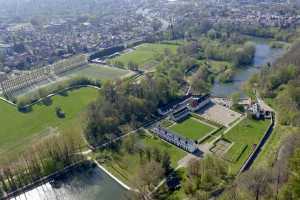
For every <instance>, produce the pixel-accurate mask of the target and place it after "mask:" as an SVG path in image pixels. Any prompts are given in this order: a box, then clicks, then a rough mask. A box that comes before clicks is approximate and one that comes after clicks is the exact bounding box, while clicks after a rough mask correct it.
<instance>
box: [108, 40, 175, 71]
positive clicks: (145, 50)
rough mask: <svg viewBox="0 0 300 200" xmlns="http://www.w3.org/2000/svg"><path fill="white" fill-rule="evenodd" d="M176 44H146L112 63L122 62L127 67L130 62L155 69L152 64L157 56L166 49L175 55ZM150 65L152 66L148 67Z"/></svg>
mask: <svg viewBox="0 0 300 200" xmlns="http://www.w3.org/2000/svg"><path fill="white" fill-rule="evenodd" d="M177 47H178V46H177V45H176V44H174V45H173V44H159V43H156V44H152V43H145V44H142V45H139V46H137V47H136V49H135V50H134V51H131V52H128V53H125V54H123V55H120V56H118V57H116V58H113V59H112V60H111V61H112V63H114V62H115V61H120V62H122V63H123V64H125V65H127V64H128V63H129V62H130V61H132V62H135V63H137V64H138V65H140V67H142V68H144V69H147V68H151V67H153V65H155V64H153V63H152V62H153V61H154V58H155V55H157V54H160V53H163V52H164V50H165V49H170V50H171V52H173V53H175V52H176V50H177ZM147 65H150V66H147Z"/></svg>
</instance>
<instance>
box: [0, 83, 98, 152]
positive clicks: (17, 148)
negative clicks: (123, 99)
mask: <svg viewBox="0 0 300 200" xmlns="http://www.w3.org/2000/svg"><path fill="white" fill-rule="evenodd" d="M97 94H98V92H97V91H96V90H95V89H93V88H81V89H77V90H73V91H69V92H68V95H67V96H54V97H52V105H50V106H45V105H43V104H37V105H34V106H33V107H32V111H31V112H28V113H22V112H19V111H18V110H17V108H16V107H13V106H11V105H9V104H7V103H4V102H3V101H0V113H1V115H0V138H1V139H0V158H1V157H2V158H3V157H6V156H7V155H9V153H12V154H17V153H18V152H21V151H23V150H24V148H25V146H26V145H30V144H31V142H32V141H33V140H34V139H35V138H37V139H39V138H40V137H42V136H47V135H48V134H50V133H52V132H53V131H51V129H55V128H58V129H60V130H62V129H64V128H66V127H74V126H75V127H76V126H80V124H79V123H78V120H79V117H80V112H81V111H83V110H84V109H85V108H86V106H87V105H88V104H89V103H90V102H91V101H92V100H94V99H96V97H97ZM57 106H60V107H61V108H62V110H63V111H64V112H65V113H66V117H65V118H64V119H60V118H58V117H57V116H56V113H55V108H56V107H57ZM78 128H79V127H78ZM78 128H76V129H77V130H78ZM12 156H13V155H12Z"/></svg>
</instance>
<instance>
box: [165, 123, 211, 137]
mask: <svg viewBox="0 0 300 200" xmlns="http://www.w3.org/2000/svg"><path fill="white" fill-rule="evenodd" d="M169 129H170V130H171V131H173V132H175V133H177V134H179V135H182V136H184V137H187V138H190V139H192V140H199V139H201V138H202V137H204V136H205V135H207V134H208V133H209V132H211V131H212V130H213V129H214V128H213V127H211V126H208V125H206V124H204V123H201V122H200V121H199V120H197V119H195V118H193V117H190V118H188V119H186V120H184V121H182V122H179V123H177V124H175V125H173V126H171V127H169Z"/></svg>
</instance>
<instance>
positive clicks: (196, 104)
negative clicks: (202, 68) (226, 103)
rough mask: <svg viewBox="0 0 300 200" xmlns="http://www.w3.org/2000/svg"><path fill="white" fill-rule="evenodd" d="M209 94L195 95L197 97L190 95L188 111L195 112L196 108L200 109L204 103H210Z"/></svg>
mask: <svg viewBox="0 0 300 200" xmlns="http://www.w3.org/2000/svg"><path fill="white" fill-rule="evenodd" d="M210 102H211V101H210V95H209V94H207V95H203V96H202V95H201V96H197V97H192V98H191V100H190V102H189V104H188V108H189V109H190V111H192V112H195V111H197V110H200V109H201V108H203V107H205V106H206V105H208V104H209V103H210Z"/></svg>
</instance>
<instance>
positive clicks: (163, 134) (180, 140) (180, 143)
mask: <svg viewBox="0 0 300 200" xmlns="http://www.w3.org/2000/svg"><path fill="white" fill-rule="evenodd" d="M152 131H153V132H154V133H155V134H157V135H158V136H159V137H160V138H162V139H163V140H166V141H167V142H169V143H171V144H174V145H176V146H177V147H179V148H181V149H183V150H185V151H187V152H189V153H193V152H195V151H196V150H197V146H196V144H195V142H194V141H192V140H189V139H187V138H184V137H182V136H179V135H177V134H175V133H173V132H171V131H169V130H167V129H164V128H161V127H155V128H153V129H152Z"/></svg>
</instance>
